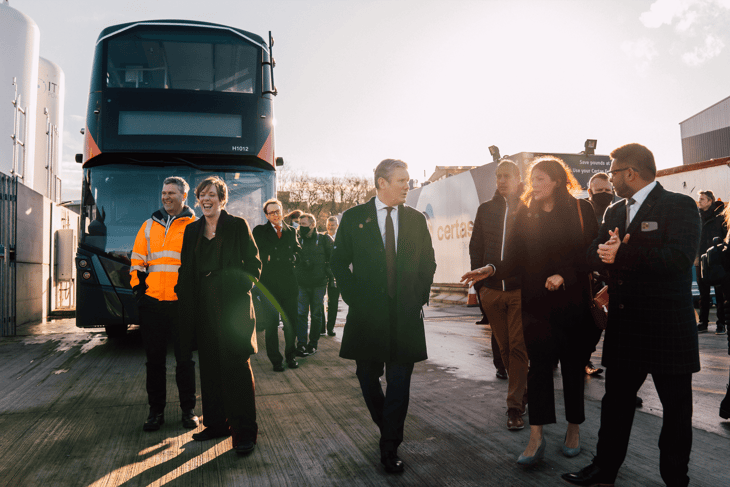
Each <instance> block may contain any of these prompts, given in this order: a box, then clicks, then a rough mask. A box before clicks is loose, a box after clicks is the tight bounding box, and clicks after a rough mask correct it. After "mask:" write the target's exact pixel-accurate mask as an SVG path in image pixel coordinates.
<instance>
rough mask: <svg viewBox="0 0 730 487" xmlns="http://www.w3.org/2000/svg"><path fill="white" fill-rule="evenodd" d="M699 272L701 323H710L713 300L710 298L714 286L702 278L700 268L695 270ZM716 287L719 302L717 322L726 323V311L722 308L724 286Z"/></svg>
mask: <svg viewBox="0 0 730 487" xmlns="http://www.w3.org/2000/svg"><path fill="white" fill-rule="evenodd" d="M695 271H696V272H697V287H698V288H699V290H700V313H699V319H700V323H708V322H709V318H710V305H711V304H712V298H711V297H710V288H711V287H712V285H710V284H708V283H707V281H705V280H704V279H702V277H700V276H701V275H702V274H701V270H700V268H699V267H696V268H695ZM714 287H715V300H716V302H717V322H718V323H725V309H724V308H723V306H722V286H714Z"/></svg>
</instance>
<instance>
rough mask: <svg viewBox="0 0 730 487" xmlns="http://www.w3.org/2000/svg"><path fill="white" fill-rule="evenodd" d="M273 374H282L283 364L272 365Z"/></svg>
mask: <svg viewBox="0 0 730 487" xmlns="http://www.w3.org/2000/svg"><path fill="white" fill-rule="evenodd" d="M274 372H284V364H274Z"/></svg>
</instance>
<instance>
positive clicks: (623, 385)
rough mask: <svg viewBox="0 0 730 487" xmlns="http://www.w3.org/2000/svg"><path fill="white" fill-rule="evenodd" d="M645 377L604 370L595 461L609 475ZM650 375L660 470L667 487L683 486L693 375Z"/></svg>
mask: <svg viewBox="0 0 730 487" xmlns="http://www.w3.org/2000/svg"><path fill="white" fill-rule="evenodd" d="M646 376H647V372H641V371H638V370H620V369H618V370H614V369H612V368H611V367H608V369H607V371H606V393H605V394H604V396H603V400H602V401H601V428H600V429H599V430H598V446H597V454H596V457H595V459H594V463H596V464H597V465H598V466H599V467H601V468H602V469H605V470H606V471H607V472H609V473H610V474H611V475H614V476H615V474H616V473H617V472H618V470H619V468H620V467H621V464H622V463H623V461H624V458H625V457H626V450H627V448H628V445H629V436H630V435H631V425H632V423H633V421H634V414H635V411H636V402H635V401H636V393H637V392H638V391H639V388H640V387H641V385H642V384H643V383H644V381H645V380H646ZM652 378H653V380H654V386H655V387H656V391H657V393H658V394H659V400H660V401H661V402H662V407H663V408H664V413H663V419H662V431H661V434H660V435H659V471H660V473H661V476H662V480H664V483H666V484H667V485H668V486H686V485H688V484H689V477H688V476H687V465H688V464H689V454H690V451H691V450H692V374H690V373H687V374H652ZM530 394H532V391H530ZM642 441H646V439H642Z"/></svg>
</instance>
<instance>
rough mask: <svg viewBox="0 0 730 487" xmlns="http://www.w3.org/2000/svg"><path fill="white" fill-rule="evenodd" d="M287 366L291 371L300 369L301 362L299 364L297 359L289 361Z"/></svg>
mask: <svg viewBox="0 0 730 487" xmlns="http://www.w3.org/2000/svg"><path fill="white" fill-rule="evenodd" d="M286 366H287V367H289V368H290V369H298V368H299V362H297V361H296V360H295V359H291V360H287V361H286Z"/></svg>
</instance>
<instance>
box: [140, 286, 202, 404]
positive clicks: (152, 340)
mask: <svg viewBox="0 0 730 487" xmlns="http://www.w3.org/2000/svg"><path fill="white" fill-rule="evenodd" d="M144 300H145V302H144V303H143V304H142V305H140V306H139V326H140V330H141V332H142V343H143V345H144V351H145V354H146V355H147V399H148V401H149V404H150V409H151V410H153V411H155V412H158V413H159V412H162V411H164V409H165V404H166V402H167V400H166V397H167V387H166V386H167V377H166V374H167V369H166V366H165V364H166V362H167V343H168V339H169V338H170V337H171V336H172V342H173V350H174V351H175V360H176V361H177V366H176V367H175V380H176V382H177V390H178V393H179V395H180V408H182V409H183V410H184V411H187V410H190V409H194V408H195V362H194V361H193V350H192V343H191V340H189V334H186V333H180V332H179V330H177V329H176V328H175V327H176V326H179V325H180V323H181V321H180V318H179V316H178V305H177V301H157V300H155V299H152V298H147V297H145V298H144Z"/></svg>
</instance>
